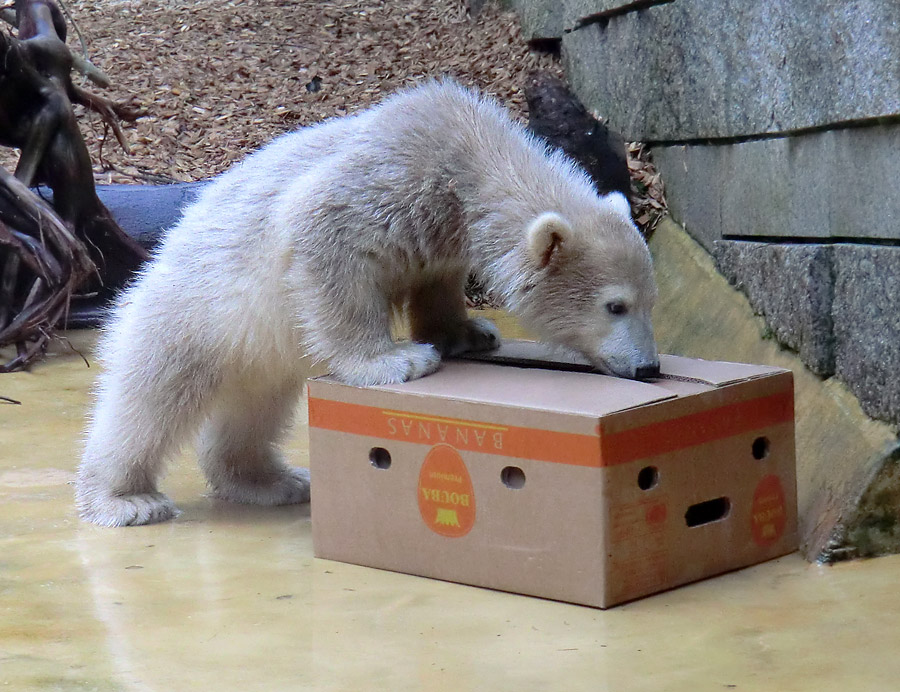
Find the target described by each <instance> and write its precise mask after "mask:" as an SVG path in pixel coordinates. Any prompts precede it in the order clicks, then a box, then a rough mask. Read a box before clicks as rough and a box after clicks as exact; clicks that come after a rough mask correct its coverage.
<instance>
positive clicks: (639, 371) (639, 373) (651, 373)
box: [634, 363, 659, 380]
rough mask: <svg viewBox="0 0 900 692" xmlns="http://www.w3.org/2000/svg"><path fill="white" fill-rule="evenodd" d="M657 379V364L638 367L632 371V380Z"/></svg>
mask: <svg viewBox="0 0 900 692" xmlns="http://www.w3.org/2000/svg"><path fill="white" fill-rule="evenodd" d="M654 377H659V363H649V364H644V365H639V366H637V367H636V368H635V369H634V379H636V380H649V379H652V378H654Z"/></svg>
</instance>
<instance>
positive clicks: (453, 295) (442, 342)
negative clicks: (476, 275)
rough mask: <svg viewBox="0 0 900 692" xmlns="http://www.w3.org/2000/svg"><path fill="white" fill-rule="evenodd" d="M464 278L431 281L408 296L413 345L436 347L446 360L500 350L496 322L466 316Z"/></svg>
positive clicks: (455, 274)
mask: <svg viewBox="0 0 900 692" xmlns="http://www.w3.org/2000/svg"><path fill="white" fill-rule="evenodd" d="M465 277H466V273H465V272H463V271H457V272H453V273H450V274H446V275H443V276H435V277H430V278H429V279H428V280H427V281H422V282H420V283H418V284H417V285H416V286H415V287H414V288H413V290H412V291H411V292H410V296H409V319H410V328H411V331H412V338H413V341H416V342H418V343H427V344H433V345H434V347H435V348H437V350H438V351H439V352H440V353H441V355H442V356H445V357H446V356H457V355H459V354H461V353H469V352H472V351H490V350H492V349H495V348H497V347H498V346H500V332H499V331H497V327H495V326H494V323H493V322H491V321H490V320H488V319H485V318H483V317H473V318H470V317H469V316H468V315H467V314H466V296H465Z"/></svg>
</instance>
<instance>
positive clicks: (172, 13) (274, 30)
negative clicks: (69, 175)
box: [0, 0, 665, 231]
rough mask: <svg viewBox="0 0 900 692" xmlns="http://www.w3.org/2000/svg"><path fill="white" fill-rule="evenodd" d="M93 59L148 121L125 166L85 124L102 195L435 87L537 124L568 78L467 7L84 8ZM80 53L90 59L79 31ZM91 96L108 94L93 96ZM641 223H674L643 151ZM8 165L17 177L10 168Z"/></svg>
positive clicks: (260, 2)
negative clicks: (530, 79) (550, 92)
mask: <svg viewBox="0 0 900 692" xmlns="http://www.w3.org/2000/svg"><path fill="white" fill-rule="evenodd" d="M67 7H68V8H69V11H70V12H71V13H72V14H73V15H74V18H75V21H76V22H77V25H78V29H79V31H80V32H81V34H82V35H83V36H84V39H85V41H86V44H87V47H88V54H89V58H90V59H91V61H92V62H94V63H95V64H96V65H97V66H98V67H100V68H101V69H103V70H104V71H105V72H106V73H107V74H108V75H109V76H110V77H111V79H112V81H113V87H112V88H111V89H109V90H106V91H105V92H103V93H104V95H105V96H108V97H112V98H114V99H117V100H121V101H129V100H133V101H134V102H136V103H138V104H140V105H141V106H142V107H144V108H145V109H146V111H147V115H146V116H145V117H143V118H141V119H140V120H138V121H137V122H136V123H134V124H125V125H124V131H125V136H126V139H127V141H128V142H129V145H130V148H131V152H130V154H126V153H125V152H123V151H122V150H121V149H120V148H119V146H118V144H117V143H116V142H115V139H114V138H113V137H112V133H111V132H104V128H103V125H102V123H101V121H100V120H99V118H98V117H96V116H95V115H93V114H90V113H84V112H82V113H80V114H79V117H80V118H81V122H82V123H83V131H84V132H85V137H86V139H87V142H88V146H89V149H90V151H91V155H92V157H93V160H94V162H95V165H96V168H95V171H96V180H97V182H98V183H101V184H102V183H165V182H177V181H192V180H198V179H202V178H206V177H209V176H212V175H215V174H216V173H219V172H221V171H223V170H225V169H226V168H228V167H229V166H230V165H231V164H232V163H234V162H235V161H237V160H239V159H241V158H242V157H244V156H245V155H246V154H247V153H248V152H250V151H252V150H255V149H257V148H258V147H260V146H261V145H263V144H264V143H265V142H267V141H268V140H270V139H272V138H273V137H275V136H277V135H279V134H281V133H283V132H286V131H288V130H292V129H294V128H297V127H299V126H303V125H307V124H310V123H313V122H316V121H319V120H322V119H324V118H328V117H333V116H339V115H344V114H346V113H351V112H353V111H355V110H358V109H360V108H364V107H366V106H368V105H370V104H372V103H374V102H377V101H379V100H380V99H381V98H382V97H383V96H384V95H385V94H387V93H390V92H392V91H394V90H396V89H397V88H398V87H401V86H403V85H407V84H410V83H414V82H416V81H419V80H421V79H422V78H424V77H426V76H438V75H452V76H454V77H456V78H457V79H459V80H460V81H461V82H463V83H465V84H469V85H472V86H475V87H477V88H479V89H481V90H483V91H486V92H488V93H491V94H493V95H494V96H496V97H497V98H498V99H499V100H500V101H501V102H502V103H504V104H506V105H507V106H509V107H510V108H511V109H512V110H513V112H514V113H515V114H516V115H517V116H518V117H520V118H521V119H522V120H523V121H524V120H526V119H527V113H526V108H527V106H526V104H525V98H524V95H523V87H524V85H525V83H526V76H527V74H528V73H529V72H531V71H532V70H544V71H548V72H550V73H552V74H554V75H557V76H563V71H562V66H561V64H560V61H559V59H558V57H557V56H554V55H552V54H548V53H543V52H537V51H534V50H530V49H529V46H528V45H527V43H526V42H525V41H524V39H523V37H522V34H521V29H520V27H519V24H518V20H517V18H516V16H515V14H514V13H512V12H506V11H503V10H502V9H501V8H500V7H499V6H498V4H497V3H493V2H488V3H487V4H486V5H485V6H484V8H483V9H482V10H481V11H480V12H479V13H478V14H477V16H475V17H472V16H470V14H469V13H468V12H467V9H466V6H465V3H464V2H463V1H462V0H391V2H378V1H376V0H317V1H311V0H310V1H306V0H226V1H223V0H192V1H189V0H152V1H151V0H79V1H78V2H70V3H67ZM69 44H70V46H71V47H72V48H73V50H80V48H79V46H80V44H79V41H78V38H77V35H76V32H75V31H70V36H69ZM86 86H87V87H88V88H91V89H94V90H96V87H93V85H87V84H86ZM629 153H630V160H629V167H630V169H631V173H632V178H633V180H634V191H635V216H636V218H637V220H638V222H639V223H640V225H641V226H642V228H643V229H644V230H645V231H647V230H652V227H653V226H655V224H656V222H657V221H658V219H659V218H660V217H661V216H662V215H663V213H664V211H665V201H664V197H663V192H662V185H661V183H660V181H659V176H658V174H657V173H656V172H655V170H654V169H653V167H652V165H651V164H650V163H649V161H648V157H647V155H646V152H645V151H644V148H643V147H642V146H640V145H631V146H630V147H629ZM0 163H4V164H5V165H11V164H10V162H9V158H8V156H7V157H6V158H0Z"/></svg>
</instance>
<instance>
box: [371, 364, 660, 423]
mask: <svg viewBox="0 0 900 692" xmlns="http://www.w3.org/2000/svg"><path fill="white" fill-rule="evenodd" d="M373 389H380V390H384V391H391V392H397V393H402V394H405V395H422V396H430V397H439V398H448V399H456V400H460V401H473V402H480V403H488V404H494V405H501V406H515V407H517V408H532V409H538V410H543V411H553V412H557V413H569V414H576V415H586V416H592V417H598V418H599V417H602V416H605V415H608V414H610V413H615V412H618V411H623V410H625V409H629V408H634V407H635V406H643V405H645V404H650V403H653V402H655V401H663V400H665V399H673V398H675V397H676V396H677V395H676V394H675V393H674V392H670V391H667V390H665V389H663V388H662V387H656V386H654V385H652V384H648V383H645V382H636V381H634V380H624V379H621V378H618V377H608V376H606V375H598V374H592V373H585V372H571V371H559V370H552V369H545V368H541V367H534V366H532V367H525V368H522V367H514V366H510V367H502V368H498V367H496V365H494V364H491V363H479V362H472V361H467V360H451V361H448V362H446V363H444V365H443V366H442V367H441V369H440V370H438V371H437V372H436V373H434V374H433V375H429V376H428V377H423V378H421V379H418V380H413V381H412V382H404V383H402V384H392V385H381V386H378V387H373Z"/></svg>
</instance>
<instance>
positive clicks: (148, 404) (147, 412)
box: [75, 325, 215, 526]
mask: <svg viewBox="0 0 900 692" xmlns="http://www.w3.org/2000/svg"><path fill="white" fill-rule="evenodd" d="M132 336H133V332H131V331H129V330H126V329H123V328H122V326H121V325H119V327H118V334H117V335H116V339H114V340H113V342H114V346H115V347H114V348H112V349H109V350H110V351H112V353H111V354H110V355H111V358H110V360H109V362H108V364H107V370H106V371H105V372H104V373H103V374H102V375H101V378H100V388H99V394H98V400H97V405H96V409H95V411H94V415H93V419H92V421H91V425H90V427H89V432H88V439H87V444H86V446H85V451H84V456H83V458H82V461H81V465H80V466H79V468H78V475H77V480H76V484H75V498H76V504H77V506H78V510H79V514H80V515H81V516H82V518H84V519H86V520H88V521H90V522H93V523H94V524H99V525H101V526H129V525H130V526H137V525H141V524H153V523H156V522H161V521H166V520H168V519H171V518H172V517H174V516H176V515H177V514H178V510H177V509H176V508H175V505H174V504H173V503H172V501H171V500H170V499H169V498H168V497H167V496H166V495H164V494H163V493H161V492H159V490H158V488H157V483H158V481H159V478H160V476H161V475H162V472H163V463H164V461H165V460H166V457H168V456H169V454H170V453H171V452H172V450H173V449H175V448H177V446H178V445H179V444H180V443H181V441H182V440H183V439H184V437H185V436H186V435H187V434H189V433H190V431H191V429H192V428H193V427H194V426H195V425H196V423H197V421H198V420H199V417H200V415H201V407H202V404H203V402H204V401H205V400H206V398H207V397H208V395H209V394H210V393H211V392H212V390H213V389H214V388H215V372H214V369H213V368H212V367H211V366H209V364H208V363H206V362H204V361H203V360H200V359H194V358H181V357H179V356H178V355H177V354H172V353H168V354H165V353H157V352H154V351H153V348H152V345H150V344H148V343H146V342H145V343H138V344H137V345H135V346H134V347H133V350H132V351H128V352H126V353H123V352H122V348H121V344H122V342H132V341H139V340H138V339H133V338H132ZM116 342H117V343H116ZM185 350H187V349H185Z"/></svg>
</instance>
